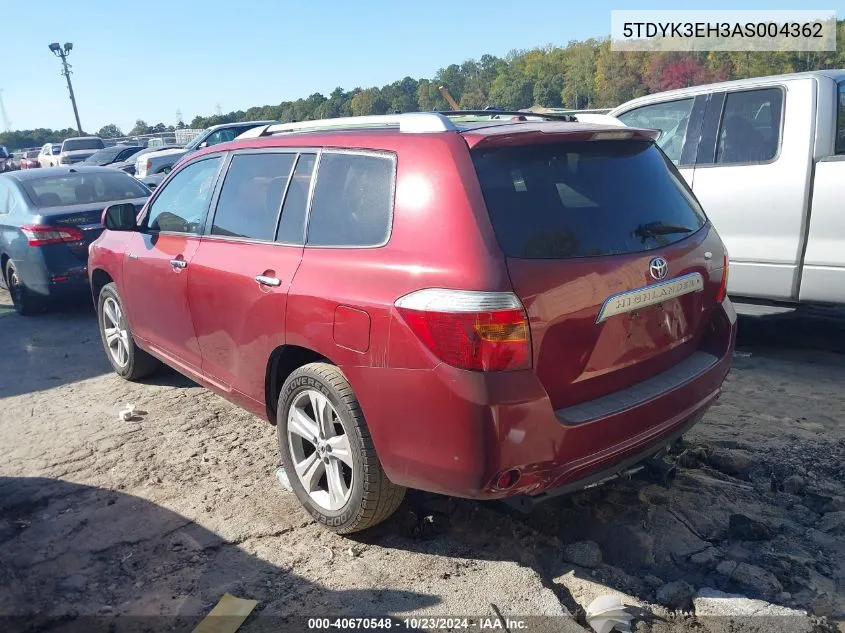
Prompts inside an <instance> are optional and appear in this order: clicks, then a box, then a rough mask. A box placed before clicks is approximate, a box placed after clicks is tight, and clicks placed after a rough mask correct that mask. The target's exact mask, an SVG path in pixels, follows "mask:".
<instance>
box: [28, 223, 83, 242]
mask: <svg viewBox="0 0 845 633" xmlns="http://www.w3.org/2000/svg"><path fill="white" fill-rule="evenodd" d="M21 232H23V234H24V235H25V236H26V240H27V244H29V246H47V245H48V244H61V243H62V242H82V241H83V240H84V239H85V235H84V234H83V233H82V231H80V230H79V229H77V228H74V227H72V226H43V225H40V224H28V225H26V226H22V227H21Z"/></svg>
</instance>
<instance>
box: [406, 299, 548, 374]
mask: <svg viewBox="0 0 845 633" xmlns="http://www.w3.org/2000/svg"><path fill="white" fill-rule="evenodd" d="M395 305H396V309H397V310H398V311H399V314H401V315H402V318H403V319H404V320H405V322H406V323H407V324H408V326H409V327H410V328H411V330H413V332H414V334H416V336H417V338H419V339H420V341H422V343H423V344H424V345H425V346H426V347H427V348H428V349H429V350H431V352H432V353H433V354H434V355H435V356H437V358H439V359H440V360H442V361H443V362H444V363H447V364H448V365H452V366H453V367H458V368H460V369H470V370H474V371H504V370H511V369H528V368H530V367H531V338H530V335H529V330H528V319H527V317H526V316H525V310H524V309H523V307H522V303H520V301H519V299H517V297H516V296H515V295H514V294H513V293H511V292H477V291H467V290H448V289H439V288H427V289H425V290H418V291H416V292H412V293H411V294H408V295H405V296H404V297H400V298H399V299H398V300H397V301H396V304H395Z"/></svg>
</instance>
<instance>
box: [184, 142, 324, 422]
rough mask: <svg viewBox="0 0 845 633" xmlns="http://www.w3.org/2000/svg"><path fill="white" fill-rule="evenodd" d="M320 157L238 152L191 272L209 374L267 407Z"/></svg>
mask: <svg viewBox="0 0 845 633" xmlns="http://www.w3.org/2000/svg"><path fill="white" fill-rule="evenodd" d="M315 158H316V156H315V154H313V153H302V154H298V153H297V152H295V151H281V150H280V151H276V150H264V151H253V150H244V151H240V152H235V153H234V154H233V155H232V157H231V160H230V162H229V164H228V165H227V168H226V169H227V170H226V175H225V178H224V180H223V185H222V187H221V189H220V193H219V195H218V197H217V201H216V205H215V211H214V214H213V216H212V217H210V219H209V222H208V223H207V226H206V231H205V235H204V237H203V239H202V241H201V243H200V246H199V248H198V250H197V253H196V256H195V257H194V259H193V261H192V262H191V268H190V272H189V276H188V283H189V297H190V304H191V309H192V314H193V322H194V326H195V328H196V334H197V339H198V342H199V346H200V350H201V353H202V370H203V374H205V376H206V377H208V378H209V379H210V380H212V381H214V382H215V383H217V384H219V385H221V386H223V387H224V388H225V389H227V390H229V391H235V392H237V393H239V394H242V395H243V396H246V397H247V398H249V399H250V400H252V401H253V402H254V403H260V404H261V406H262V407H263V403H264V401H265V397H264V396H265V394H264V376H265V372H266V369H267V361H268V360H269V358H270V354H271V353H272V351H273V350H274V349H276V348H277V347H278V346H280V345H283V344H284V343H285V311H286V303H287V295H288V289H289V288H290V285H291V281H292V280H293V277H294V275H295V273H296V270H297V268H298V267H299V264H300V262H301V261H302V249H303V237H304V225H305V210H306V203H307V199H308V190H309V185H310V179H311V174H312V172H313V169H314V164H315ZM292 174H293V179H292V178H291V176H292ZM283 201H284V203H283ZM280 218H281V219H280Z"/></svg>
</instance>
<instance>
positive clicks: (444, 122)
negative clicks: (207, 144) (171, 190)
mask: <svg viewBox="0 0 845 633" xmlns="http://www.w3.org/2000/svg"><path fill="white" fill-rule="evenodd" d="M361 128H364V129H379V128H398V129H399V131H400V132H409V133H424V132H456V131H457V129H458V128H457V127H455V124H454V123H452V121H450V120H449V118H448V117H446V116H443V115H442V114H440V113H438V112H405V113H403V114H383V115H381V114H379V115H370V116H347V117H340V118H336V119H316V120H314V121H300V122H297V123H277V124H274V125H262V126H259V127H257V128H253V129H251V130H247V131H246V132H244V133H243V134H241V135H240V136H239V137H238V138H239V139H244V138H259V137H262V136H270V135H271V134H282V133H286V132H322V131H331V130H356V129H361Z"/></svg>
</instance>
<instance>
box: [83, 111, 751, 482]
mask: <svg viewBox="0 0 845 633" xmlns="http://www.w3.org/2000/svg"><path fill="white" fill-rule="evenodd" d="M511 129H512V130H513V131H514V134H512V135H510V136H509V135H506V134H503V133H502V131H501V130H498V131H496V132H495V133H493V132H490V133H489V134H485V133H484V132H483V131H474V132H472V133H466V134H463V135H461V134H455V133H436V134H403V133H400V132H398V131H392V130H366V131H347V132H333V133H326V132H324V133H309V134H307V135H303V134H291V135H280V136H271V137H264V138H257V139H249V140H244V141H238V142H235V143H229V144H222V145H216V146H214V147H213V148H209V149H206V150H203V151H201V152H198V153H197V154H195V155H194V156H193V157H192V159H191V160H190V161H187V162H186V163H185V164H190V162H193V160H196V159H197V158H199V157H201V156H203V155H204V154H209V153H221V152H227V151H230V150H236V149H244V148H255V149H258V148H262V147H267V148H271V147H272V148H278V147H292V148H347V149H350V148H352V149H354V148H362V149H376V150H380V151H386V152H393V153H395V154H396V156H397V174H396V189H395V202H394V215H393V225H392V229H391V234H390V238H389V241H388V243H387V245H385V246H383V247H376V248H314V247H304V248H303V247H292V246H286V245H281V244H268V243H246V242H245V241H243V240H228V239H219V238H217V237H215V238H211V239H210V238H208V237H185V236H170V235H168V236H166V237H165V236H164V235H163V234H162V235H159V236H158V237H157V238H151V236H148V235H146V236H145V235H142V234H140V233H138V234H120V233H114V232H111V231H105V232H104V233H103V235H102V236H101V238H100V239H99V240H98V241H97V242H96V243H95V244H94V245H93V246H92V249H91V258H90V270H91V271H92V273H91V274H92V275H95V274H96V271H97V270H102V271H104V272H106V273H107V274H108V275H110V276H111V278H112V279H114V280H115V281H116V283H117V285H118V290H119V291H120V292H121V296H123V297H124V300H125V301H126V302H127V311H128V317H129V321H130V324H131V326H132V329H133V332H134V333H135V336H136V338H137V342H138V344H139V345H140V346H141V347H143V348H145V349H147V350H148V351H150V352H151V353H153V354H154V355H157V356H159V357H161V358H164V359H165V360H166V361H167V362H169V363H171V364H174V365H176V366H177V368H178V369H180V371H183V372H184V373H186V374H188V375H189V376H190V377H192V378H194V379H195V380H198V381H199V382H201V383H202V384H204V385H206V386H209V387H211V388H212V389H215V390H216V391H218V392H219V393H221V394H222V395H224V396H225V397H227V398H229V399H231V400H233V401H234V402H236V403H238V404H240V405H241V406H244V407H245V408H247V409H249V410H250V411H253V412H254V413H256V414H259V415H263V414H264V413H265V411H266V409H267V408H268V405H269V403H267V402H265V376H266V372H267V369H268V361H269V359H270V357H271V354H272V352H273V350H275V349H277V348H279V347H280V346H284V345H294V346H298V347H302V348H306V349H308V350H312V351H314V352H316V353H317V354H319V355H321V356H323V357H325V358H326V359H328V360H329V361H330V362H331V363H333V364H335V365H337V366H338V367H339V368H340V369H341V370H342V371H343V373H344V374H345V376H346V378H347V379H348V381H349V383H350V384H351V386H352V388H353V390H354V391H355V394H356V395H357V397H358V400H359V402H360V405H361V408H362V411H363V413H364V416H365V418H366V420H367V425H368V427H369V430H370V432H371V434H372V438H373V442H374V444H375V447H376V450H377V453H378V456H379V459H380V460H381V463H382V465H383V467H384V469H385V472H386V473H387V475H388V477H389V478H390V479H391V480H392V481H393V482H395V483H397V484H402V485H405V486H409V487H412V488H419V489H425V490H430V491H434V492H440V493H447V494H453V495H458V496H465V497H475V498H497V497H503V496H508V495H514V494H517V493H528V494H531V495H536V494H538V493H540V492H543V491H545V490H550V489H553V488H556V487H558V486H562V485H564V484H567V483H569V482H572V481H576V480H579V479H582V478H583V477H585V476H587V475H588V474H590V473H595V472H598V471H602V470H604V469H606V468H608V467H611V466H612V465H614V464H617V463H619V462H620V461H621V460H624V459H625V458H626V457H629V456H631V455H636V454H639V453H641V452H643V451H648V450H651V449H652V448H654V447H658V446H660V445H661V443H665V440H666V439H667V438H668V437H670V436H671V435H672V434H673V433H674V432H676V431H678V430H679V429H681V428H683V427H684V425H685V424H688V423H689V422H690V421H692V420H695V419H696V418H697V417H699V416H700V415H701V414H702V413H703V412H704V411H705V410H706V408H707V407H708V406H709V405H710V404H711V403H712V402H713V400H714V399H715V398H716V397H717V396H718V394H719V391H720V388H721V384H722V382H723V380H724V378H725V375H726V374H727V372H728V370H729V368H730V361H731V352H732V349H733V342H734V337H735V330H736V316H735V314H734V312H733V309H732V307H731V305H730V302H729V300H725V301H724V302H722V303H718V302H716V301H715V300H714V298H715V296H716V293H717V292H718V289H719V287H720V280H721V278H722V262H723V255H724V248H723V246H722V244H721V241H720V240H719V238H718V236H717V235H716V234H715V232H714V231H713V230H712V227H711V226H710V225H709V223H708V224H705V226H704V227H703V228H702V229H700V230H699V231H697V232H696V233H694V234H692V235H690V236H689V237H687V238H686V239H683V240H680V241H677V242H675V243H674V244H671V245H670V246H667V247H666V248H663V249H660V250H659V254H660V255H661V256H663V257H665V258H666V260H667V261H668V262H669V267H670V269H671V276H672V277H676V276H679V275H682V274H686V273H691V272H698V273H700V274H701V275H702V277H703V279H704V289H703V290H702V291H701V292H698V293H693V294H688V295H684V296H682V297H679V298H675V299H671V300H669V301H666V302H664V303H663V304H660V305H655V306H651V307H648V308H645V309H643V310H640V311H638V312H637V313H631V314H625V315H621V316H618V317H613V318H611V319H609V320H607V321H605V322H603V323H600V324H597V323H596V317H597V315H598V313H599V310H600V309H601V306H602V304H603V303H604V302H605V300H606V299H607V298H608V297H609V296H611V295H613V294H617V293H619V292H623V291H626V290H631V289H635V288H639V287H643V286H646V285H648V283H649V282H650V279H649V277H648V272H647V271H648V262H649V260H650V259H651V257H653V256H654V255H655V254H658V253H656V252H655V251H647V252H638V253H633V254H630V255H617V256H610V257H588V258H582V259H568V260H518V259H509V258H506V257H505V256H504V254H503V253H502V250H501V248H500V247H499V244H498V242H497V240H496V236H495V233H494V230H493V226H492V224H491V221H490V218H489V216H488V213H487V210H486V206H485V203H484V198H483V195H482V190H481V186H480V185H479V182H478V178H477V175H476V171H475V167H474V165H473V162H472V159H471V155H470V152H469V151H468V148H469V147H470V146H475V145H479V144H484V143H488V142H489V143H495V144H507V143H515V142H520V141H519V140H518V139H516V140H515V137H518V134H516V132H518V128H517V127H513V128H511ZM526 130H528V131H527V132H526V137H525V138H530V139H532V141H531V142H540V140H538V139H539V137H538V136H537V133H536V131H532V130H529V129H528V127H526ZM553 136H555V135H546V136H544V137H542V141H547V140H548V138H547V137H553ZM582 136H583V133H582ZM494 137H495V138H494ZM560 138H563V137H559V138H558V140H560ZM181 167H182V166H181V165H180V168H181ZM178 171H179V169H176V170H174V171H173V172H172V173H171V174H170V175H169V176H168V179H167V180H165V182H164V183H162V185H160V187H159V190H161V189H163V188H164V187H166V186H167V182H168V180H169V179H170V178H173V176H174V175H175V174H176V173H178ZM154 199H155V198H153V200H154ZM142 215H143V212H142ZM124 255H125V256H126V257H127V258H126V259H124ZM129 256H137V257H138V259H136V260H133V259H128V257H129ZM180 256H181V257H184V258H185V260H186V261H188V263H189V266H188V267H187V268H186V269H185V270H183V271H177V270H174V269H173V268H172V267H171V265H170V259H173V258H177V257H180ZM139 262H140V264H139ZM121 269H122V270H121ZM256 275H270V276H274V277H277V278H279V279H280V280H281V284H280V286H278V287H276V288H272V289H268V288H265V287H263V286H261V285H259V284H257V283H256V282H255V280H254V277H255V276H256ZM423 288H455V289H464V290H484V291H499V292H514V293H515V294H516V295H517V296H518V297H519V298H520V299H521V301H522V303H523V305H524V307H525V310H526V313H527V315H528V319H529V325H530V336H531V345H532V351H533V367H532V368H531V369H526V370H518V371H502V372H491V373H483V372H474V371H467V370H462V369H457V368H455V367H451V366H449V365H446V364H444V363H442V362H441V361H439V360H438V358H436V357H435V356H434V354H433V353H432V352H431V351H429V350H428V349H427V348H426V347H425V346H424V345H422V344H421V342H420V340H419V339H418V338H417V336H416V335H415V334H414V332H413V331H412V330H411V328H410V327H409V326H408V325H407V323H406V322H405V321H404V319H403V318H402V317H401V315H400V314H399V313H398V311H397V309H396V308H395V307H394V303H395V301H396V300H397V298H399V297H402V296H404V295H406V294H408V293H411V292H414V291H416V290H419V289H423ZM695 351H704V352H707V353H708V354H711V355H713V356H715V357H716V358H717V359H718V361H717V362H716V363H715V364H713V365H712V366H710V367H709V368H708V369H707V370H706V371H704V372H702V373H701V374H699V375H697V376H696V377H695V378H694V379H692V380H690V381H688V382H685V383H683V384H680V385H678V386H677V387H676V388H673V389H671V390H668V391H666V392H663V393H660V394H659V395H658V396H656V397H653V398H650V399H649V400H648V401H646V402H641V403H639V404H637V406H635V407H632V408H627V409H625V410H623V411H620V412H617V413H614V414H612V415H607V416H605V417H601V418H598V419H593V420H590V421H588V422H586V423H583V424H578V425H567V424H564V423H563V422H561V419H560V418H559V417H558V416H557V415H556V410H559V409H561V408H564V407H568V406H571V405H576V404H578V403H582V402H585V401H589V400H592V399H595V398H598V397H601V396H604V395H607V394H609V393H614V392H617V391H619V390H622V389H625V388H626V387H630V386H632V385H635V384H637V383H640V382H641V381H643V380H646V379H648V378H650V377H652V376H655V375H657V374H659V373H661V372H663V371H665V370H668V369H670V368H671V367H673V366H674V365H676V364H677V363H678V362H680V361H682V360H684V359H685V358H688V357H689V356H690V355H691V354H692V353H693V352H695ZM510 469H517V470H518V471H519V474H520V477H519V480H518V481H517V483H516V485H515V486H513V487H512V488H509V489H508V490H506V491H505V490H499V489H497V488H496V486H495V485H494V482H495V480H496V478H497V476H498V475H499V474H500V473H502V472H503V471H506V470H510Z"/></svg>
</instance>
